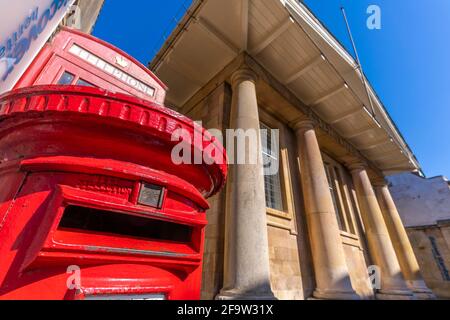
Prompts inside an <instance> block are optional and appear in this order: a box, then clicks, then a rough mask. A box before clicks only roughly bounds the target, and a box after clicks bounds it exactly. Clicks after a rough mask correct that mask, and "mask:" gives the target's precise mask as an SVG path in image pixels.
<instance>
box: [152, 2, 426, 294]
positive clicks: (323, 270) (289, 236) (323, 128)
mask: <svg viewBox="0 0 450 320" xmlns="http://www.w3.org/2000/svg"><path fill="white" fill-rule="evenodd" d="M149 67H150V69H151V70H153V71H154V72H155V73H156V74H157V75H158V77H160V78H161V79H162V80H163V81H164V82H165V83H166V84H167V85H168V87H169V88H170V91H169V92H168V98H167V105H169V106H171V107H172V108H174V109H175V110H177V111H179V112H181V113H183V114H185V115H187V116H189V117H191V118H193V119H194V120H201V121H202V122H203V126H205V127H206V128H210V129H219V130H225V129H243V130H253V129H254V130H259V129H260V128H269V129H277V130H279V131H278V132H279V145H278V147H277V148H278V150H275V151H277V152H273V151H274V150H269V149H270V147H269V145H268V144H264V143H262V144H258V146H257V148H246V149H245V150H246V151H245V152H246V153H251V152H256V153H258V154H263V155H265V156H270V157H272V158H273V159H275V160H276V161H278V163H279V167H280V170H279V172H278V173H277V174H275V175H271V176H267V175H266V176H264V175H263V170H264V169H263V166H262V165H261V164H255V165H252V164H246V165H234V164H231V165H230V171H231V173H230V176H229V180H228V182H227V187H226V190H225V191H223V192H222V193H221V194H219V195H217V196H216V197H215V198H214V199H212V200H211V202H210V203H211V209H210V210H209V212H208V220H209V225H208V227H207V230H206V247H205V255H204V266H203V295H202V297H203V298H204V299H242V298H252V299H271V298H277V299H308V298H318V299H374V298H378V299H415V298H424V299H425V298H432V297H433V294H432V293H431V291H430V290H429V289H428V288H427V287H426V285H425V283H424V281H423V279H422V276H421V273H420V268H419V265H418V263H417V260H416V258H415V255H414V252H413V249H412V247H411V244H410V242H409V240H408V237H407V234H406V232H405V229H404V227H403V224H402V222H401V220H400V216H399V214H398V211H397V209H396V206H395V204H394V202H393V200H392V197H391V195H390V193H389V189H388V187H387V184H386V181H385V179H384V178H385V176H387V175H390V174H393V173H400V172H411V171H417V170H419V169H420V167H419V164H418V163H417V161H416V159H415V158H414V155H413V154H412V152H411V150H410V149H409V147H408V145H407V144H406V142H405V141H404V139H403V138H402V136H401V134H400V133H399V132H398V130H397V128H396V127H395V125H394V123H393V122H392V120H391V119H390V117H389V115H388V114H387V112H386V110H385V108H384V107H383V105H382V103H381V102H380V101H379V99H378V98H377V96H376V94H375V92H374V91H373V89H372V88H371V87H370V85H367V90H366V87H365V85H364V82H363V81H362V80H363V76H362V74H361V73H360V71H359V69H358V67H357V64H356V62H355V61H354V59H353V58H352V57H351V55H350V54H349V53H347V52H346V51H345V49H344V48H343V47H342V46H341V45H340V44H339V42H338V41H337V40H336V39H335V38H334V37H333V35H332V34H330V33H329V32H328V31H327V30H326V28H325V27H324V26H323V25H322V24H321V23H320V21H319V20H317V18H316V17H315V16H314V15H313V14H312V13H311V12H310V11H309V10H308V9H307V8H306V7H305V6H304V5H303V4H302V3H301V2H298V1H296V0H229V1H222V0H203V1H200V0H198V1H194V3H193V4H192V6H191V7H190V8H189V10H188V12H187V13H186V15H185V17H184V18H183V20H182V21H181V22H180V24H179V25H178V27H177V28H176V29H175V30H174V31H173V33H172V35H171V36H170V37H169V38H168V40H167V41H166V43H165V44H164V45H163V47H162V48H161V50H160V51H159V53H158V54H157V56H156V57H155V58H154V60H153V61H152V62H151V63H150V66H149ZM367 91H368V92H369V94H367ZM369 95H370V98H369ZM267 132H271V131H267ZM261 138H262V141H263V142H264V141H268V140H270V139H273V138H274V137H271V136H268V135H266V136H262V137H261ZM225 143H228V142H227V141H225ZM252 155H253V154H247V156H252ZM371 266H376V269H374V270H375V271H376V275H377V276H379V278H380V281H381V284H380V287H379V288H378V289H376V290H374V288H373V283H371V279H372V278H369V272H371V271H370V270H372V269H371ZM372 280H373V279H372Z"/></svg>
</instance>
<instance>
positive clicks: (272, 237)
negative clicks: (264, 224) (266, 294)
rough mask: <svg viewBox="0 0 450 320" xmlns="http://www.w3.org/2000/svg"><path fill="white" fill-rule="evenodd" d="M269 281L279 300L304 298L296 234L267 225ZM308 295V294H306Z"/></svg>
mask: <svg viewBox="0 0 450 320" xmlns="http://www.w3.org/2000/svg"><path fill="white" fill-rule="evenodd" d="M268 235H269V258H270V282H271V285H272V290H273V293H274V294H275V297H276V298H277V299H280V300H303V299H305V295H304V291H303V284H302V276H301V271H300V261H299V250H298V246H297V236H295V235H292V234H290V231H289V230H282V229H279V228H275V227H271V226H268ZM306 297H308V296H306Z"/></svg>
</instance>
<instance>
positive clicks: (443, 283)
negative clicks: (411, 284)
mask: <svg viewBox="0 0 450 320" xmlns="http://www.w3.org/2000/svg"><path fill="white" fill-rule="evenodd" d="M407 232H408V236H409V238H410V240H411V244H412V246H413V249H414V253H415V255H416V257H417V261H418V262H419V266H420V269H421V270H422V275H423V278H424V280H425V283H426V284H427V286H428V287H429V288H430V289H431V290H433V293H434V294H435V295H436V296H437V297H438V298H441V299H450V224H446V225H440V226H437V225H436V226H432V227H424V228H409V229H407Z"/></svg>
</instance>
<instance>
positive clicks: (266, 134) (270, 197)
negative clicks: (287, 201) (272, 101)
mask: <svg viewBox="0 0 450 320" xmlns="http://www.w3.org/2000/svg"><path fill="white" fill-rule="evenodd" d="M260 126H261V129H262V130H261V145H262V156H263V161H264V162H263V163H265V164H268V163H273V162H274V161H276V162H279V161H280V160H279V150H276V149H274V148H278V141H276V140H277V139H278V137H277V136H274V134H273V132H272V129H271V128H269V127H268V126H266V125H265V124H263V123H261V124H260ZM268 166H270V164H269V165H268ZM272 166H273V165H272ZM277 167H278V168H279V167H280V166H279V163H278V165H277ZM265 173H266V174H265V175H264V189H265V196H266V207H268V208H271V209H274V210H278V211H283V201H282V194H281V179H280V173H279V171H278V172H277V173H276V174H267V172H265Z"/></svg>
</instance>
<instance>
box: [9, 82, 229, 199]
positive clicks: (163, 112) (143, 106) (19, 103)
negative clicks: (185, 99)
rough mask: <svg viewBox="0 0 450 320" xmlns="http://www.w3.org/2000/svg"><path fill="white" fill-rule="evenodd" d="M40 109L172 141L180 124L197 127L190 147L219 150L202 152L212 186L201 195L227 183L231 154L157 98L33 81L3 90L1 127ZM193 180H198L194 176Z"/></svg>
mask: <svg viewBox="0 0 450 320" xmlns="http://www.w3.org/2000/svg"><path fill="white" fill-rule="evenodd" d="M37 114H40V115H41V116H42V117H44V118H48V119H49V120H51V118H52V116H54V115H62V114H67V115H69V114H71V115H75V114H79V115H83V116H84V117H85V118H84V119H85V120H83V121H89V119H93V120H95V119H99V118H102V119H106V120H111V122H114V123H116V124H117V123H124V124H127V130H129V128H130V124H131V125H132V126H131V128H136V129H139V134H140V135H144V136H146V138H149V139H152V138H154V139H157V140H159V141H164V142H165V143H167V144H168V145H174V144H176V142H174V141H172V135H173V134H174V132H175V131H176V130H179V129H181V130H183V132H184V133H185V134H189V135H190V136H191V137H193V136H194V132H196V134H198V135H201V137H203V139H202V142H201V144H202V145H198V143H197V144H194V142H195V141H194V139H193V138H192V139H187V140H186V139H185V142H187V143H188V144H190V146H191V148H192V150H195V149H197V150H201V152H203V151H204V150H205V149H206V150H215V152H213V153H214V154H213V155H212V156H211V157H210V155H204V159H205V158H207V160H208V161H207V163H206V162H205V163H203V164H202V165H203V166H205V168H207V169H206V171H207V172H208V174H209V175H210V176H211V186H210V188H208V189H209V190H206V191H205V190H204V189H203V190H200V191H201V192H202V194H203V196H205V197H210V196H212V195H213V194H215V193H217V192H219V191H220V190H221V189H222V187H223V185H224V184H225V181H226V176H227V155H226V151H225V149H224V148H223V146H222V144H221V142H219V141H218V140H217V139H216V138H215V137H213V136H212V135H211V134H210V133H209V132H208V131H207V130H205V129H204V128H202V127H201V126H199V125H198V124H196V123H195V122H194V121H192V120H191V119H189V118H187V117H185V116H183V115H181V114H179V113H177V112H175V111H173V110H171V109H168V108H165V107H163V106H160V105H158V104H156V103H152V102H149V101H146V100H142V99H139V98H135V97H133V96H129V95H125V94H120V93H112V92H108V91H105V90H102V89H99V88H91V87H80V86H57V85H48V86H35V87H28V88H24V89H18V90H14V91H10V92H7V93H5V94H3V95H1V96H0V129H2V127H4V122H5V120H7V119H10V118H16V117H20V118H21V119H23V118H24V117H25V118H26V117H30V116H32V115H33V116H36V115H37ZM61 139H64V137H61ZM211 144H213V146H211ZM193 165H195V164H193ZM189 182H190V183H192V184H193V185H194V186H196V182H195V181H189Z"/></svg>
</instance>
